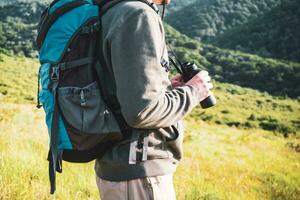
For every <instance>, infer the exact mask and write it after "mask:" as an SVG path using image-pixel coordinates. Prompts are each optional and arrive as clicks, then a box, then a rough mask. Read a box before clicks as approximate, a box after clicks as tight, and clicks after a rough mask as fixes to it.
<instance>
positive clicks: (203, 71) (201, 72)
mask: <svg viewBox="0 0 300 200" xmlns="http://www.w3.org/2000/svg"><path fill="white" fill-rule="evenodd" d="M199 74H200V75H201V76H208V71H206V70H202V71H200V72H199Z"/></svg>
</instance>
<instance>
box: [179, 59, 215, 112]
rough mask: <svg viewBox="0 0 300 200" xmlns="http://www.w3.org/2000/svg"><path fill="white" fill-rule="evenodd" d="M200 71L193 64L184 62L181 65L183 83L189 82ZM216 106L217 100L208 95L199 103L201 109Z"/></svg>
mask: <svg viewBox="0 0 300 200" xmlns="http://www.w3.org/2000/svg"><path fill="white" fill-rule="evenodd" d="M200 71H201V70H200V69H199V68H198V67H197V65H196V64H195V63H190V62H186V63H183V64H182V65H181V72H182V78H183V80H184V82H188V81H189V80H191V79H192V78H193V77H194V76H195V75H196V74H198V73H199V72H200ZM216 104H217V100H216V98H215V96H214V95H210V96H209V97H207V98H206V99H204V100H203V101H201V102H200V105H201V107H202V108H204V109H206V108H210V107H212V106H214V105H216Z"/></svg>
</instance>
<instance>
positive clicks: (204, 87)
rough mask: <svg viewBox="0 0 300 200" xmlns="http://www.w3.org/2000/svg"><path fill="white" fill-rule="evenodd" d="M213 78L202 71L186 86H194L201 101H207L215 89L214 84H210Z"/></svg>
mask: <svg viewBox="0 0 300 200" xmlns="http://www.w3.org/2000/svg"><path fill="white" fill-rule="evenodd" d="M210 81H211V78H210V76H209V75H208V72H207V71H204V70H202V71H201V72H199V73H198V74H196V75H195V76H194V77H193V78H192V79H191V80H189V81H188V82H187V83H186V84H185V85H189V86H192V87H194V88H196V89H197V90H198V92H199V94H200V96H199V97H200V99H199V100H200V101H202V100H204V99H206V98H207V97H209V96H210V95H212V92H211V91H210V90H211V89H212V88H213V84H212V83H211V82H210Z"/></svg>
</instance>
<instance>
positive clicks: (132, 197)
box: [97, 174, 176, 200]
mask: <svg viewBox="0 0 300 200" xmlns="http://www.w3.org/2000/svg"><path fill="white" fill-rule="evenodd" d="M97 186H98V189H99V192H100V197H101V200H176V197H175V191H174V187H173V175H172V174H171V175H164V176H156V177H146V178H141V179H134V180H130V181H121V182H112V181H106V180H103V179H101V178H99V177H97Z"/></svg>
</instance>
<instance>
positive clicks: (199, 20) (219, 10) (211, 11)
mask: <svg viewBox="0 0 300 200" xmlns="http://www.w3.org/2000/svg"><path fill="white" fill-rule="evenodd" d="M280 2H281V0H211V1H208V3H204V4H203V3H202V1H196V2H194V3H192V4H190V5H189V6H186V7H184V8H183V9H181V10H179V11H177V12H174V13H172V14H170V15H169V16H168V17H167V22H168V23H170V24H171V25H172V26H173V27H175V28H176V29H177V30H179V31H180V32H182V33H185V34H186V35H188V36H190V37H194V38H198V39H200V40H201V41H210V40H212V39H213V38H214V37H215V36H217V35H220V34H223V33H224V32H226V31H228V30H230V29H232V28H234V27H237V26H240V25H242V24H245V23H246V22H248V21H249V20H250V19H251V18H253V17H257V16H260V15H262V14H263V13H264V12H266V11H269V10H271V9H272V8H273V7H275V6H276V5H278V4H279V3H280Z"/></svg>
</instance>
